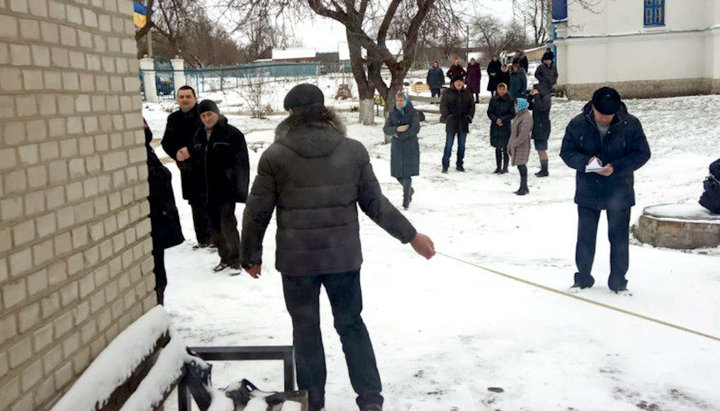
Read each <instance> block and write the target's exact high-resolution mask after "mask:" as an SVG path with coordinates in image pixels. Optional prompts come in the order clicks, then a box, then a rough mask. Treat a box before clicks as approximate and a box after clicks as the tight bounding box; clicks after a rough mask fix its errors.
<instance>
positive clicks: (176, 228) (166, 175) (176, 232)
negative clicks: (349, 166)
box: [143, 119, 185, 304]
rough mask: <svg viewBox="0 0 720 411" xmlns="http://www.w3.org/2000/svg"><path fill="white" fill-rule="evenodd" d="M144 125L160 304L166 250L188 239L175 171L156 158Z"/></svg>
mask: <svg viewBox="0 0 720 411" xmlns="http://www.w3.org/2000/svg"><path fill="white" fill-rule="evenodd" d="M143 127H144V128H145V149H146V150H147V165H148V185H149V194H150V195H149V196H148V202H149V203H150V227H151V228H150V236H151V237H152V241H153V251H152V255H153V259H154V260H155V269H154V270H153V271H154V272H155V294H156V295H157V300H158V304H163V302H164V294H165V287H166V286H167V274H166V272H165V249H167V248H170V247H173V246H176V245H178V244H181V243H182V242H183V241H185V237H183V234H182V229H181V227H180V216H179V215H178V210H177V207H176V206H175V195H174V194H173V189H172V174H170V170H168V169H167V168H166V167H165V166H164V165H163V164H162V163H161V162H160V160H159V159H158V158H157V155H155V151H154V150H153V149H152V147H150V142H151V141H152V131H150V127H148V124H147V122H145V119H143Z"/></svg>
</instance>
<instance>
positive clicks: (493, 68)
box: [487, 56, 507, 97]
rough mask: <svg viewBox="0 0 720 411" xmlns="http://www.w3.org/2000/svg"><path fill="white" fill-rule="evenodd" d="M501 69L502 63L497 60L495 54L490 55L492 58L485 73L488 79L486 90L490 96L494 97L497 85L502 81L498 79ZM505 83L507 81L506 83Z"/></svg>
mask: <svg viewBox="0 0 720 411" xmlns="http://www.w3.org/2000/svg"><path fill="white" fill-rule="evenodd" d="M501 69H502V63H500V61H498V58H497V56H492V60H490V62H489V63H488V66H487V73H488V76H489V77H490V79H489V80H488V85H487V90H488V91H489V92H490V97H494V96H495V93H497V86H498V84H500V83H503V81H501V79H500V72H501ZM506 84H507V83H506Z"/></svg>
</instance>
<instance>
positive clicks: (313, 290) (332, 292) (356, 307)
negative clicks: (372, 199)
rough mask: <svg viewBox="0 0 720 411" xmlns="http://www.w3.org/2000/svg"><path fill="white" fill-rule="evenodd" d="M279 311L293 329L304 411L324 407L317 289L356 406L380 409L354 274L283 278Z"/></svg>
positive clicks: (379, 386) (356, 273) (357, 276)
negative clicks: (331, 321) (323, 293)
mask: <svg viewBox="0 0 720 411" xmlns="http://www.w3.org/2000/svg"><path fill="white" fill-rule="evenodd" d="M282 281H283V292H284V295H285V305H286V307H287V310H288V312H289V313H290V317H291V318H292V324H293V346H294V348H295V362H296V364H297V383H298V387H299V388H300V389H301V390H307V391H308V397H309V403H310V409H319V408H322V407H323V406H324V405H325V381H326V378H327V370H326V368H325V351H324V348H323V343H322V335H321V332H320V287H321V286H324V287H325V291H326V292H327V295H328V299H329V300H330V305H331V307H332V313H333V317H334V319H335V329H336V330H337V333H338V334H339V335H340V342H341V343H342V347H343V352H344V353H345V362H346V363H347V367H348V372H349V374H350V383H351V384H352V387H353V390H355V392H356V393H357V394H358V397H357V404H358V406H360V407H361V408H362V407H365V406H368V405H370V404H379V405H382V403H383V397H382V396H381V395H380V392H381V391H382V384H381V382H380V374H379V373H378V369H377V365H376V362H375V353H374V352H373V348H372V343H371V342H370V335H369V334H368V331H367V328H366V327H365V323H364V322H363V320H362V318H361V317H360V312H361V311H362V292H361V290H360V270H355V271H350V272H347V273H340V274H325V275H315V276H304V277H292V276H287V275H283V276H282Z"/></svg>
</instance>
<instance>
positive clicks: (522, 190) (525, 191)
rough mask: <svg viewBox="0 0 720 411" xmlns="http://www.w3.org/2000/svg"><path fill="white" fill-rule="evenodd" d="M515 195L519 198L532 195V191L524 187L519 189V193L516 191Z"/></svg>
mask: <svg viewBox="0 0 720 411" xmlns="http://www.w3.org/2000/svg"><path fill="white" fill-rule="evenodd" d="M515 194H517V195H519V196H524V195H526V194H530V190H529V189H527V188H524V187H523V188H521V189H519V190H518V191H515Z"/></svg>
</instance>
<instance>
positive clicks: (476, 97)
mask: <svg viewBox="0 0 720 411" xmlns="http://www.w3.org/2000/svg"><path fill="white" fill-rule="evenodd" d="M472 94H473V96H475V104H477V103H479V102H480V93H472Z"/></svg>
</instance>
